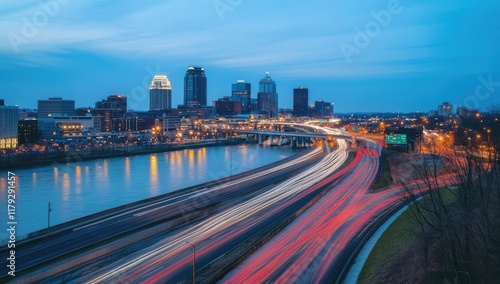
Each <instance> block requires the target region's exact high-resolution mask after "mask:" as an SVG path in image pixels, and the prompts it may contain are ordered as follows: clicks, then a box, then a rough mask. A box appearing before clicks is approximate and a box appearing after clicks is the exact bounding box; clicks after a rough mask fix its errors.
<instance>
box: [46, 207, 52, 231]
mask: <svg viewBox="0 0 500 284" xmlns="http://www.w3.org/2000/svg"><path fill="white" fill-rule="evenodd" d="M50 211H52V208H51V207H50V201H49V207H48V210H47V236H48V235H50Z"/></svg>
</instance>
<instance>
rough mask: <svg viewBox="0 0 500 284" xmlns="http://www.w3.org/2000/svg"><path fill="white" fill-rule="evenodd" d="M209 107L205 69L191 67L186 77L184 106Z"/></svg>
mask: <svg viewBox="0 0 500 284" xmlns="http://www.w3.org/2000/svg"><path fill="white" fill-rule="evenodd" d="M206 105H207V77H206V76H205V69H203V68H201V67H189V68H188V70H187V71H186V75H185V76H184V106H186V107H200V106H206Z"/></svg>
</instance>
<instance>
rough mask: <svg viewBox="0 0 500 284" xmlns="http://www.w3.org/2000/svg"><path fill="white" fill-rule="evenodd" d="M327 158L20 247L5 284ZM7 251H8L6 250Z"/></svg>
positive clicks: (313, 154) (238, 198) (310, 158)
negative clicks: (10, 274) (11, 275)
mask: <svg viewBox="0 0 500 284" xmlns="http://www.w3.org/2000/svg"><path fill="white" fill-rule="evenodd" d="M322 156H323V154H322V151H321V150H320V149H318V148H317V149H314V150H311V151H308V152H307V153H305V154H303V155H300V156H299V157H296V158H294V159H287V160H286V161H285V162H283V163H275V164H273V165H272V166H270V167H265V168H264V169H258V170H254V171H251V172H248V173H244V174H240V175H237V176H234V177H233V178H226V179H224V180H223V181H220V182H214V183H210V184H209V187H207V188H204V189H200V190H197V191H192V192H188V193H182V192H179V193H178V194H174V195H172V197H169V198H165V199H163V200H159V201H157V202H152V203H149V204H145V205H143V206H139V207H137V208H135V209H131V210H127V211H125V212H123V213H120V214H116V215H113V216H111V217H108V218H105V219H101V220H96V221H95V222H93V223H90V224H85V225H82V226H79V227H76V228H73V229H72V230H67V231H65V232H63V233H59V234H56V235H53V236H51V237H50V238H46V239H41V240H37V241H32V242H26V243H24V244H22V245H18V246H17V248H16V271H17V273H16V274H17V275H18V276H16V278H14V279H13V278H11V277H10V276H7V273H6V272H5V273H3V272H2V276H3V277H2V278H0V282H5V281H8V280H19V279H20V278H21V277H22V275H23V274H27V273H28V272H33V271H34V270H36V269H37V268H42V269H43V267H45V266H47V265H48V264H49V263H50V262H52V261H55V260H58V259H63V258H64V257H67V256H71V255H76V254H79V253H82V252H85V251H86V250H89V249H91V248H94V247H96V246H100V245H103V244H105V243H106V242H110V241H112V240H115V239H118V238H121V237H124V236H126V235H127V234H131V233H134V232H137V231H140V230H142V229H145V228H148V227H151V226H154V225H156V224H161V223H165V222H168V221H171V220H174V219H181V221H182V223H183V224H184V225H189V224H191V223H192V222H191V221H192V220H189V219H190V218H192V217H193V216H196V215H197V214H199V215H202V214H206V213H207V211H211V210H217V209H218V208H219V207H224V205H225V204H231V203H233V202H244V201H245V200H246V199H248V198H251V197H252V196H254V195H255V194H257V193H259V191H258V189H261V188H265V187H266V186H269V185H272V184H274V183H276V182H279V181H282V180H285V179H287V178H289V177H290V175H293V174H296V173H299V172H301V171H302V170H303V168H304V167H308V166H309V165H311V164H313V163H315V162H316V161H317V160H318V159H319V158H321V157H322ZM4 250H5V248H4ZM0 267H1V271H6V269H7V261H6V259H5V258H3V259H2V260H0Z"/></svg>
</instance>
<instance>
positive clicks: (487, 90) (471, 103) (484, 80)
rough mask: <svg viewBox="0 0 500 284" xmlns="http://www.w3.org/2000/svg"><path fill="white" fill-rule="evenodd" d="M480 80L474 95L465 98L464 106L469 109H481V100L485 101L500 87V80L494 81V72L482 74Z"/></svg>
mask: <svg viewBox="0 0 500 284" xmlns="http://www.w3.org/2000/svg"><path fill="white" fill-rule="evenodd" d="M477 80H478V81H479V83H478V85H477V86H476V89H475V91H474V95H470V96H468V97H466V98H465V100H464V106H465V107H467V108H469V109H479V105H480V101H485V100H487V99H488V98H490V96H491V95H493V94H494V93H495V92H496V89H497V88H498V87H500V81H493V74H488V75H487V77H486V76H485V75H481V76H478V77H477Z"/></svg>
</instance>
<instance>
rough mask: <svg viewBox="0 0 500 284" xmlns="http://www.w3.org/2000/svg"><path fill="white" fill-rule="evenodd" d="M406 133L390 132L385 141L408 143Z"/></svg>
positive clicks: (390, 143)
mask: <svg viewBox="0 0 500 284" xmlns="http://www.w3.org/2000/svg"><path fill="white" fill-rule="evenodd" d="M407 140H408V139H407V137H406V134H390V135H387V137H386V138H385V143H386V144H388V145H406V144H407Z"/></svg>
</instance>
